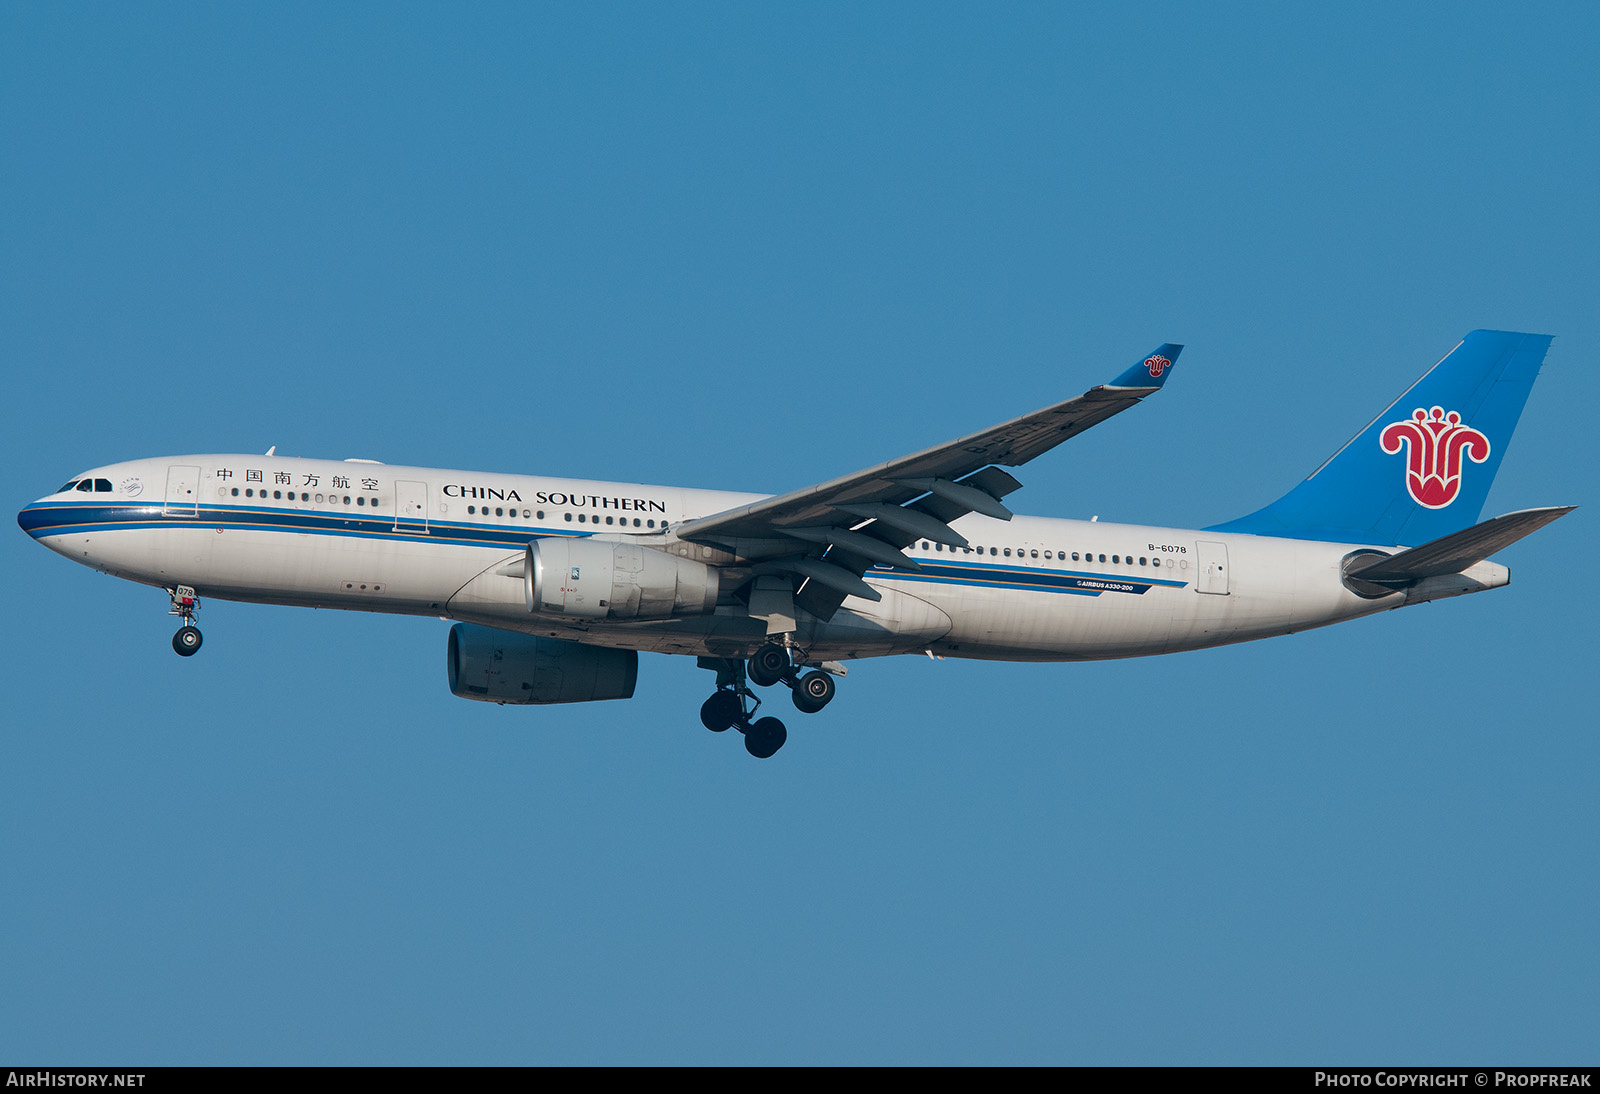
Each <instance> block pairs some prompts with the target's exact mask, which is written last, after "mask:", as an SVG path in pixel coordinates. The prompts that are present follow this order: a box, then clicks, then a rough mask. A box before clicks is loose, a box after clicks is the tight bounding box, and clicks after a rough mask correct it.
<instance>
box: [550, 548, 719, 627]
mask: <svg viewBox="0 0 1600 1094" xmlns="http://www.w3.org/2000/svg"><path fill="white" fill-rule="evenodd" d="M522 580H523V586H524V592H525V593H526V596H527V602H528V610H529V611H530V612H533V613H535V614H537V615H560V616H567V617H574V616H575V617H578V618H582V619H603V618H605V617H607V616H609V617H610V618H612V619H666V618H668V617H670V616H674V615H709V614H710V613H711V612H714V611H716V608H717V593H718V586H719V582H718V574H717V570H716V569H715V568H714V567H711V566H707V565H706V564H705V563H703V562H696V561H695V560H694V559H691V558H680V557H678V556H677V555H669V554H667V553H666V552H665V551H658V550H656V549H655V548H653V547H637V546H634V545H633V544H628V543H606V542H597V541H595V540H592V539H537V540H534V541H533V542H532V543H530V544H528V557H527V558H526V559H525V560H524V565H523V568H522Z"/></svg>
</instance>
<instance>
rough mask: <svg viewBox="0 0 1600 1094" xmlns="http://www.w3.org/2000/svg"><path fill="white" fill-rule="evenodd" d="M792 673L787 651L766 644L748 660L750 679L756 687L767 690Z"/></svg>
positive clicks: (792, 669) (780, 647)
mask: <svg viewBox="0 0 1600 1094" xmlns="http://www.w3.org/2000/svg"><path fill="white" fill-rule="evenodd" d="M793 671H794V668H793V666H791V665H790V664H789V651H788V650H786V649H784V648H783V647H782V646H774V645H772V644H771V643H768V644H767V645H765V646H762V647H761V648H760V649H759V650H756V655H755V656H754V657H752V658H750V679H751V681H752V682H753V683H754V684H755V685H756V686H757V687H763V688H769V687H771V686H772V685H773V684H776V683H777V682H778V681H779V680H782V679H783V678H784V677H785V676H788V675H789V674H790V673H791V672H793Z"/></svg>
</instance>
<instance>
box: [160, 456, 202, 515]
mask: <svg viewBox="0 0 1600 1094" xmlns="http://www.w3.org/2000/svg"><path fill="white" fill-rule="evenodd" d="M199 495H200V469H199V468H198V467H169V468H167V504H166V508H165V509H163V510H162V512H163V514H164V515H165V516H169V517H193V516H198V515H199V509H198V506H199V504H200V496H199Z"/></svg>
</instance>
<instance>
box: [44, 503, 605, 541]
mask: <svg viewBox="0 0 1600 1094" xmlns="http://www.w3.org/2000/svg"><path fill="white" fill-rule="evenodd" d="M163 511H164V506H160V505H139V506H129V505H118V506H107V505H94V504H92V503H91V504H84V503H76V504H70V503H69V504H62V503H57V504H52V505H40V506H31V507H29V508H27V509H24V510H23V511H22V512H21V513H19V514H18V515H17V523H18V524H20V525H21V526H22V528H23V530H24V531H26V532H27V533H28V534H29V535H31V536H33V537H34V538H35V539H41V538H44V537H46V536H62V535H78V534H82V533H86V532H109V531H127V530H131V529H150V528H217V527H222V528H229V529H233V530H235V531H254V532H294V533H297V534H300V535H319V536H347V537H354V538H361V539H377V540H387V541H391V542H410V543H448V544H452V545H456V546H467V547H508V548H512V549H516V548H519V547H524V546H526V545H527V543H528V541H529V540H530V539H533V538H535V537H540V538H547V539H548V538H550V537H554V536H560V537H567V538H575V537H580V536H582V537H587V536H590V535H593V534H594V533H593V532H589V531H584V532H576V531H570V530H566V529H561V530H557V529H553V528H540V527H536V526H531V525H530V526H524V527H518V528H506V527H484V526H482V525H473V524H467V523H465V522H457V521H439V520H430V521H429V522H428V531H426V532H423V531H419V530H409V529H407V528H406V527H405V526H404V525H402V526H401V527H400V528H398V529H396V528H395V518H394V517H393V516H392V515H385V516H383V517H376V518H375V517H370V516H367V517H358V516H356V515H355V514H353V513H352V514H349V515H346V514H345V513H342V512H340V513H323V512H314V511H306V510H296V509H288V510H277V509H272V508H262V507H259V506H234V505H202V506H200V509H199V515H198V516H193V517H188V516H173V517H168V516H163V515H162V513H163Z"/></svg>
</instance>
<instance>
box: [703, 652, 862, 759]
mask: <svg viewBox="0 0 1600 1094" xmlns="http://www.w3.org/2000/svg"><path fill="white" fill-rule="evenodd" d="M700 666H701V667H702V668H708V669H715V670H716V673H717V690H716V691H715V692H714V693H712V696H711V698H709V699H707V700H706V701H705V702H704V703H702V704H701V706H700V722H701V724H702V725H704V726H705V727H706V728H707V729H709V730H710V731H711V732H713V733H722V732H724V731H725V730H729V729H735V728H737V729H738V730H739V732H740V733H742V734H744V749H745V751H746V752H748V753H750V755H752V756H754V757H756V759H758V760H765V759H769V758H770V757H771V756H772V755H773V754H774V753H776V752H777V751H778V749H780V748H782V747H783V745H784V742H785V741H787V740H788V739H789V731H788V729H787V728H786V727H785V726H784V724H783V723H782V722H780V721H778V719H776V718H755V717H754V715H755V712H756V710H757V708H759V707H760V706H761V700H760V699H759V698H758V697H757V696H756V694H755V692H753V691H751V690H750V687H749V684H750V683H753V684H755V685H756V686H758V687H771V686H772V685H773V684H776V683H780V682H781V683H783V684H785V685H787V686H788V687H789V689H790V692H791V697H792V698H793V700H794V705H795V707H796V708H797V709H799V710H800V711H801V712H802V713H805V714H815V713H816V712H817V711H819V710H821V709H822V708H823V707H825V706H827V705H828V702H829V701H830V700H831V699H832V698H833V693H834V686H833V677H832V676H830V675H829V674H828V673H826V672H823V671H820V670H815V669H813V670H812V671H810V672H806V673H804V674H802V673H801V672H800V670H799V669H798V668H796V667H795V665H794V662H793V660H792V658H791V657H790V654H789V650H788V648H787V647H784V646H779V645H776V644H773V643H769V644H767V645H765V646H762V647H761V648H760V649H759V650H757V651H756V653H755V656H754V657H752V658H750V660H749V662H748V663H747V662H744V661H738V660H734V659H731V658H722V657H702V658H700ZM747 681H748V683H747Z"/></svg>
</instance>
